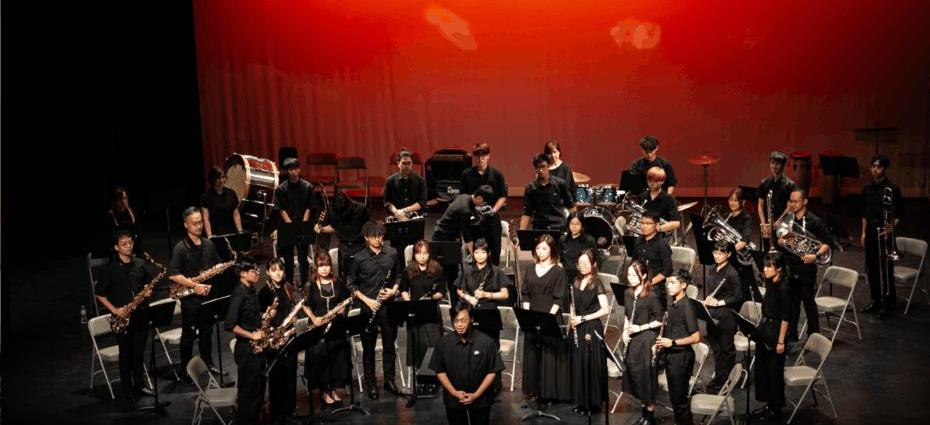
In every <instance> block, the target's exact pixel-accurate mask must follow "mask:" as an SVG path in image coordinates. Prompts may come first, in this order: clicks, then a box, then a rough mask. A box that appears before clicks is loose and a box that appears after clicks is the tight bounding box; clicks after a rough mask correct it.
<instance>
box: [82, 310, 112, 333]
mask: <svg viewBox="0 0 930 425" xmlns="http://www.w3.org/2000/svg"><path fill="white" fill-rule="evenodd" d="M112 316H113V315H112V314H110V313H107V314H104V315H102V316H97V317H94V318H92V319H90V320H88V321H87V330H88V331H90V336H92V337H94V339H96V338H97V337H99V336H103V335H106V334H108V333H111V332H112V331H111V330H110V317H112Z"/></svg>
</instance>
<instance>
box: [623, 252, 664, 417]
mask: <svg viewBox="0 0 930 425" xmlns="http://www.w3.org/2000/svg"><path fill="white" fill-rule="evenodd" d="M650 281H651V280H650V279H649V273H648V272H647V270H646V266H645V264H643V263H642V262H640V261H639V260H633V262H631V263H630V267H629V269H628V270H627V282H628V283H629V288H628V289H627V290H626V291H624V293H623V306H624V314H625V315H626V320H625V321H624V324H623V334H622V336H621V338H623V343H624V346H625V348H624V352H625V353H624V354H625V355H624V359H623V361H624V363H625V367H626V369H625V371H624V373H623V389H624V391H629V392H630V394H631V395H632V396H633V397H636V398H637V399H638V400H639V401H640V402H641V403H642V410H643V416H642V418H640V419H639V421H637V423H644V424H647V425H654V424H655V423H656V422H655V408H656V396H657V395H658V392H659V383H658V371H657V369H656V367H655V365H654V364H652V349H653V348H654V347H655V343H656V336H657V335H658V330H659V328H660V327H661V326H662V323H661V320H662V312H663V310H664V309H663V308H662V304H661V303H660V302H659V300H658V299H656V294H655V293H654V292H653V291H652V289H653V288H652V284H651V283H650Z"/></svg>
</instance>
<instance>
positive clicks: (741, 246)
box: [733, 241, 747, 251]
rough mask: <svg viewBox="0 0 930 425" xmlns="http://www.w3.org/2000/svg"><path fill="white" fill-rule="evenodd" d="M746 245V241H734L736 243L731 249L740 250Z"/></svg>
mask: <svg viewBox="0 0 930 425" xmlns="http://www.w3.org/2000/svg"><path fill="white" fill-rule="evenodd" d="M746 245H747V244H746V242H743V241H739V242H737V243H736V245H734V246H733V249H734V250H735V251H742V250H743V248H745V247H746Z"/></svg>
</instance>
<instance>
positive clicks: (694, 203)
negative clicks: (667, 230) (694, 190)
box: [678, 201, 698, 212]
mask: <svg viewBox="0 0 930 425" xmlns="http://www.w3.org/2000/svg"><path fill="white" fill-rule="evenodd" d="M697 204H698V203H697V201H694V202H688V203H685V204H681V205H679V206H678V212H682V211H684V210H686V209H688V208H691V207H693V206H695V205H697Z"/></svg>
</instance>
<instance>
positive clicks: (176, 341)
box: [150, 298, 181, 380]
mask: <svg viewBox="0 0 930 425" xmlns="http://www.w3.org/2000/svg"><path fill="white" fill-rule="evenodd" d="M167 303H174V316H175V317H178V316H180V315H181V302H180V301H178V300H176V299H174V298H165V299H161V300H158V301H155V302H153V303H151V304H150V305H151V306H157V305H161V304H167ZM155 340H156V341H158V342H159V343H160V344H161V349H162V350H163V351H164V352H165V359H167V360H168V365H169V366H170V367H171V372H173V373H174V379H175V380H180V379H181V377H180V376H178V371H177V369H176V368H175V367H174V361H172V360H171V354H170V352H169V351H168V346H167V345H166V344H171V345H174V346H177V347H180V346H181V327H180V326H179V327H176V328H173V329H171V330H167V331H164V332H162V331H160V330H159V329H158V328H155ZM153 349H154V347H153ZM172 351H177V350H172Z"/></svg>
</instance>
